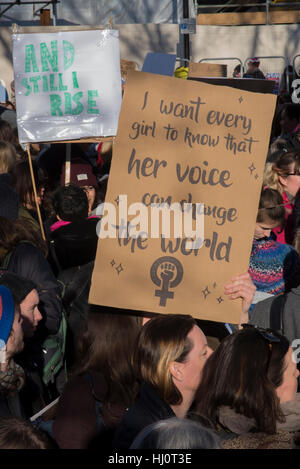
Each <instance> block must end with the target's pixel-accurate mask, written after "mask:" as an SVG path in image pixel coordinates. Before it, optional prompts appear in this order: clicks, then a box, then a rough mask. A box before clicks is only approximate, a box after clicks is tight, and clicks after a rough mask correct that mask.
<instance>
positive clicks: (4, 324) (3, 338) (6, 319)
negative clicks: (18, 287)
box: [0, 285, 15, 350]
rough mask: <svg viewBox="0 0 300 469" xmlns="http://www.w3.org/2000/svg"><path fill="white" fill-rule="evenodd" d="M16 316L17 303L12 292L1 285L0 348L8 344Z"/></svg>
mask: <svg viewBox="0 0 300 469" xmlns="http://www.w3.org/2000/svg"><path fill="white" fill-rule="evenodd" d="M14 317H15V305H14V300H13V296H12V294H11V292H10V291H9V289H8V288H7V287H5V286H4V285H0V350H1V349H2V348H3V347H4V346H5V345H6V343H7V340H8V338H9V335H10V331H11V328H12V325H13V322H14Z"/></svg>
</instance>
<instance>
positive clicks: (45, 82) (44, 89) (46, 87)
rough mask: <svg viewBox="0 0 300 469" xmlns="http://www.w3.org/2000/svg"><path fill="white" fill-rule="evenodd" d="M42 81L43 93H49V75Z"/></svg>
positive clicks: (43, 77) (44, 76)
mask: <svg viewBox="0 0 300 469" xmlns="http://www.w3.org/2000/svg"><path fill="white" fill-rule="evenodd" d="M42 79H43V91H45V92H47V91H49V88H48V77H47V75H43V76H42Z"/></svg>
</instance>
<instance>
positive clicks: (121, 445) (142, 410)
mask: <svg viewBox="0 0 300 469" xmlns="http://www.w3.org/2000/svg"><path fill="white" fill-rule="evenodd" d="M172 417H176V415H175V414H174V412H173V410H172V409H171V407H170V406H169V405H168V404H166V403H165V402H164V401H162V400H161V398H160V397H159V395H158V394H157V391H156V390H155V389H154V388H153V387H152V386H150V385H148V384H146V383H143V384H142V386H141V389H140V394H139V397H138V399H137V401H136V402H135V403H134V404H133V406H132V407H131V408H130V409H129V410H128V411H127V413H126V415H125V417H124V418H123V420H122V422H121V423H120V425H119V427H118V429H117V431H116V437H115V440H114V444H113V447H114V448H116V449H128V448H129V447H130V445H131V444H132V443H133V440H134V439H135V437H136V436H137V435H138V434H139V432H140V431H141V430H143V428H145V427H147V426H148V425H150V424H151V423H155V422H158V421H159V420H164V419H168V418H172Z"/></svg>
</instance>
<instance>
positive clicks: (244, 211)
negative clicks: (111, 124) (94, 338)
mask: <svg viewBox="0 0 300 469" xmlns="http://www.w3.org/2000/svg"><path fill="white" fill-rule="evenodd" d="M275 102H276V97H275V96H274V95H262V94H255V93H250V92H247V91H240V90H236V89H233V88H229V87H219V86H212V85H208V84H206V83H200V82H196V81H186V80H179V79H176V78H171V77H162V76H158V75H152V74H147V73H142V72H129V75H128V81H127V87H126V90H125V93H124V98H123V104H122V109H121V113H120V119H119V130H118V135H117V137H116V140H115V146H114V155H113V159H112V166H111V172H110V178H109V183H108V191H107V195H106V202H108V203H110V205H107V206H106V209H105V211H104V214H103V218H102V221H101V230H100V236H102V237H103V239H101V238H100V239H99V241H98V250H97V256H96V261H95V268H94V272H93V278H92V286H91V290H90V298H89V301H90V303H94V304H99V305H104V306H113V307H115V308H125V309H131V310H138V311H149V312H156V313H186V314H192V315H193V316H194V317H198V318H201V319H210V320H214V321H222V322H231V323H238V322H239V317H240V313H241V301H240V300H235V301H233V300H230V299H228V298H227V297H226V296H225V295H224V285H225V284H226V283H228V282H230V281H231V278H232V277H233V276H235V275H237V274H240V273H243V272H246V271H247V270H248V263H249V255H250V251H251V245H252V240H253V233H254V227H255V221H256V215H257V208H258V202H259V196H260V191H261V184H262V175H263V169H264V164H265V158H266V154H267V148H268V141H269V133H270V128H271V123H272V118H273V113H274V108H275ZM258 109H259V112H258ZM125 202H126V203H127V205H126V204H125ZM137 203H138V205H137ZM184 203H189V204H190V205H187V206H185V209H186V210H185V212H184V213H183V212H182V211H181V208H182V206H183V205H184ZM200 203H203V204H204V207H203V205H199V206H198V205H195V204H200ZM132 204H135V205H132ZM151 204H162V206H161V209H162V211H163V210H165V212H164V213H163V214H162V216H161V217H162V220H161V221H158V223H157V220H155V219H154V215H153V213H152V212H151V211H152V210H153V212H154V211H155V210H157V207H155V206H152V207H150V205H151ZM173 204H174V210H173V208H172V207H173ZM199 208H200V211H198V209H199ZM144 209H145V210H146V214H145V213H144ZM171 212H172V213H171ZM180 213H181V215H182V218H181V219H180V217H179V218H178V217H177V216H178V214H180ZM168 214H169V215H170V219H171V222H170V227H171V228H170V233H169V234H168V229H167V228H166V227H164V225H163V223H164V222H166V226H167V215H168ZM145 217H146V221H145ZM185 217H186V218H185ZM188 217H190V218H189V220H190V221H192V223H191V225H193V226H192V228H193V229H191V225H190V226H189V227H188V229H186V228H187V227H186V221H187V220H188ZM201 217H202V219H201ZM203 219H204V229H203V230H202V228H203V225H201V223H200V224H199V225H198V221H199V220H200V222H201V220H202V221H203ZM173 220H175V222H173ZM147 222H148V225H147ZM181 222H182V227H180V223H181ZM157 226H158V227H159V229H158V230H157ZM178 227H179V231H180V234H178V232H176V233H175V231H176V230H177V228H178ZM199 234H200V236H199ZM105 236H110V237H106V238H105ZM180 236H181V237H180ZM201 237H202V239H200V241H202V243H201V247H199V244H197V242H196V243H195V241H196V238H201ZM192 240H193V241H194V243H193V242H192ZM197 240H198V239H197Z"/></svg>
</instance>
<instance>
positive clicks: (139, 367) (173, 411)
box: [0, 59, 300, 450]
mask: <svg viewBox="0 0 300 469" xmlns="http://www.w3.org/2000/svg"><path fill="white" fill-rule="evenodd" d="M258 67H259V63H257V60H256V61H255V60H254V59H253V60H252V61H250V63H249V70H248V71H247V74H248V75H251V77H252V78H260V79H262V78H264V76H262V72H260V70H259V69H258ZM247 77H248V78H250V76H247ZM3 88H4V87H3V85H1V87H0V98H1V105H0V448H6V449H12V448H20V449H49V448H56V449H59V448H61V449H87V448H104V449H105V450H114V449H116V450H127V449H201V448H202V449H204V448H207V449H221V448H225V449H226V448H228V449H233V448H239V449H240V448H289V449H292V448H297V441H298V436H297V431H298V430H300V397H299V396H300V394H299V393H298V390H299V391H300V386H299V385H298V377H299V371H298V365H297V363H296V362H297V360H295V359H294V358H295V353H294V352H293V349H292V345H293V343H295V341H296V342H297V339H300V316H299V310H300V105H298V104H293V103H292V102H291V99H290V97H287V94H285V95H284V96H285V97H284V98H283V95H281V96H279V97H278V100H277V107H276V112H275V115H274V119H273V126H272V133H271V137H270V143H269V151H268V155H266V156H267V159H266V165H265V174H264V180H263V185H262V187H261V195H260V201H259V207H258V212H257V219H256V224H255V226H253V233H251V236H253V245H252V249H251V254H250V260H249V269H248V271H247V272H243V273H240V272H237V273H236V277H234V278H233V279H226V278H224V285H225V290H224V293H225V294H226V295H228V297H229V298H230V300H232V301H234V300H236V299H237V298H240V299H241V300H242V301H241V317H240V324H238V325H234V324H222V323H214V322H212V321H204V320H199V319H195V318H193V317H192V316H190V315H189V311H188V308H187V310H186V311H182V314H177V315H172V314H166V315H159V314H154V313H153V314H146V313H145V315H144V316H141V314H140V313H138V312H136V311H128V310H120V309H115V308H107V307H104V306H96V305H91V304H89V302H88V296H89V289H90V284H91V277H92V272H93V267H94V261H95V256H96V251H97V242H98V236H97V230H96V228H97V224H98V223H99V221H101V204H102V203H103V202H104V200H105V194H106V187H107V182H108V179H109V173H110V163H111V159H112V156H113V155H112V145H111V143H110V142H102V143H100V144H99V143H97V142H95V143H92V144H86V143H72V144H71V149H70V151H71V167H70V177H69V180H68V181H67V184H66V144H51V145H50V144H38V143H37V144H31V145H30V152H29V151H26V148H24V147H23V146H22V145H21V144H20V143H19V141H18V133H17V124H16V103H15V98H14V85H13V83H12V86H11V92H10V95H11V100H9V93H8V92H7V90H6V89H5V88H4V89H3ZM29 157H30V158H31V160H32V164H33V172H34V180H35V184H36V193H35V190H34V187H33V181H32V175H31V172H30V167H29V164H28V158H29ZM40 217H41V220H42V228H43V229H42V230H41V224H40Z"/></svg>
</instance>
